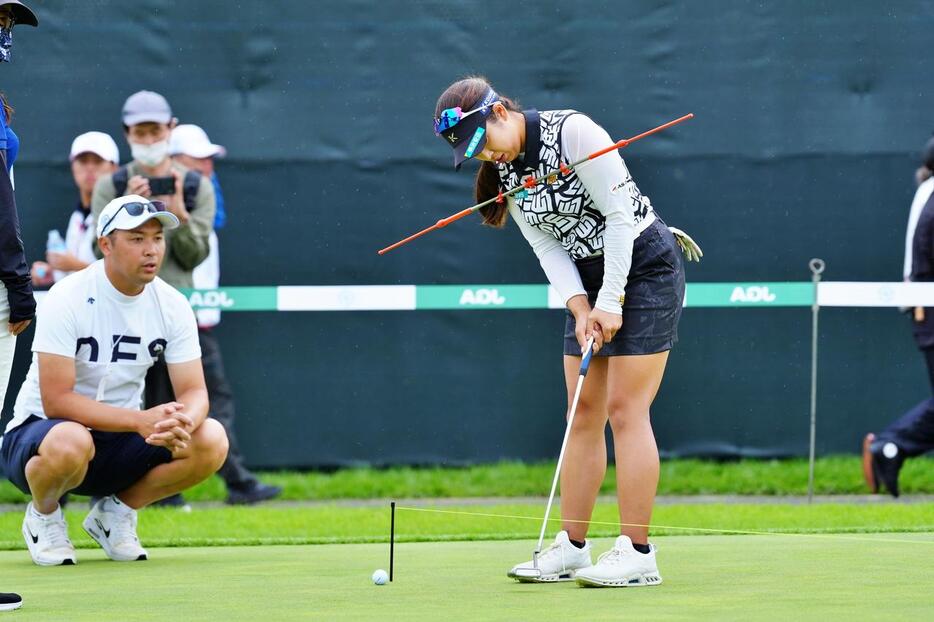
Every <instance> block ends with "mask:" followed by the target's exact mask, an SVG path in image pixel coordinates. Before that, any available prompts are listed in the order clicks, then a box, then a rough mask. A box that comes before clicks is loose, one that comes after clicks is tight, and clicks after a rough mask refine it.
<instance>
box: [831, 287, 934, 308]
mask: <svg viewBox="0 0 934 622" xmlns="http://www.w3.org/2000/svg"><path fill="white" fill-rule="evenodd" d="M817 304H818V305H819V306H821V307H934V283H898V282H895V283H876V282H861V281H832V282H826V283H821V284H820V285H819V286H818V288H817Z"/></svg>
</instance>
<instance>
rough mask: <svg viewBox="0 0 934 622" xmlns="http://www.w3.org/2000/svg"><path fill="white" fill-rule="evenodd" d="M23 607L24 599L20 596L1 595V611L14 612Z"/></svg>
mask: <svg viewBox="0 0 934 622" xmlns="http://www.w3.org/2000/svg"><path fill="white" fill-rule="evenodd" d="M22 606H23V599H22V597H21V596H20V595H19V594H3V593H0V611H13V610H14V609H19V608H20V607H22Z"/></svg>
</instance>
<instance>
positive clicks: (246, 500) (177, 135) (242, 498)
mask: <svg viewBox="0 0 934 622" xmlns="http://www.w3.org/2000/svg"><path fill="white" fill-rule="evenodd" d="M169 152H170V153H171V154H172V157H173V158H174V159H175V161H176V162H178V163H179V164H181V165H183V166H185V167H186V168H189V169H191V170H194V171H199V172H200V173H201V174H202V175H203V176H204V177H206V178H208V179H210V180H211V183H212V184H214V198H215V203H216V205H217V211H216V213H215V216H214V231H212V232H211V236H210V248H211V251H210V254H209V255H208V258H207V259H205V260H204V261H203V262H201V264H200V265H199V266H198V267H197V268H195V270H194V275H193V276H194V283H195V288H196V289H217V287H218V286H219V285H220V255H219V251H218V240H217V231H218V230H219V229H221V228H223V226H224V224H225V223H226V221H227V214H226V212H225V210H224V195H223V193H222V192H221V186H220V182H218V180H217V173H216V172H215V171H214V158H222V157H224V156H225V155H227V150H226V149H224V147H222V146H220V145H215V144H214V143H212V142H211V141H210V139H209V138H208V135H207V134H206V133H205V131H204V130H203V129H201V128H200V127H198V126H197V125H179V126H178V127H176V128H175V129H174V130H172V138H171V140H170V141H169ZM197 317H198V339H199V341H200V343H201V362H202V364H203V365H204V379H205V382H206V383H207V387H208V396H209V397H210V416H211V417H213V418H215V419H217V420H218V421H219V422H220V423H221V424H222V425H223V426H224V428H225V429H226V430H227V438H228V440H229V441H230V451H229V452H228V453H227V461H226V462H224V466H223V467H221V469H220V471H218V475H220V476H221V477H222V478H223V479H224V483H225V484H226V485H227V503H230V504H253V503H259V502H260V501H265V500H267V499H272V498H274V497H277V496H278V495H279V494H280V493H281V492H282V489H281V488H280V487H278V486H270V485H268V484H263V483H261V482H260V481H259V480H258V479H257V478H256V476H255V475H253V474H252V473H250V471H249V470H248V469H247V468H246V467H245V466H244V465H243V455H242V454H241V453H240V449H239V445H238V443H237V439H236V435H235V434H234V417H235V412H236V409H235V405H234V398H233V391H232V390H231V387H230V383H229V382H227V376H226V374H225V373H224V360H223V358H222V356H221V349H220V344H219V343H218V340H217V335H215V334H214V332H213V328H214V327H215V326H217V325H218V324H219V323H220V320H221V312H220V310H219V309H204V310H201V311H198V312H197Z"/></svg>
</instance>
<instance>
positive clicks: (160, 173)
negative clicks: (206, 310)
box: [91, 91, 217, 509]
mask: <svg viewBox="0 0 934 622" xmlns="http://www.w3.org/2000/svg"><path fill="white" fill-rule="evenodd" d="M176 125H178V120H177V119H176V118H175V117H173V116H172V109H171V107H170V106H169V102H168V101H166V99H165V97H163V96H162V95H160V94H159V93H154V92H152V91H139V92H137V93H134V94H133V95H130V97H128V98H127V100H126V102H125V103H124V104H123V131H124V133H125V135H126V140H127V143H128V144H129V146H130V154H131V155H132V158H133V159H132V161H131V162H130V163H129V164H127V165H125V166H121V167H120V168H118V169H117V170H116V171H115V172H114V173H113V175H104V176H102V177H101V178H100V179H98V180H97V183H96V184H95V186H94V193H93V195H92V197H91V211H92V213H93V214H94V217H95V222H96V221H97V219H98V218H99V217H100V213H101V210H103V209H104V207H105V206H106V205H107V204H108V203H109V202H110V201H111V200H113V199H114V198H116V197H120V196H126V195H129V194H137V195H140V196H143V197H146V198H148V199H155V200H158V201H161V202H162V203H165V205H166V208H167V209H168V210H169V211H170V212H171V213H172V214H174V215H175V217H176V218H178V220H179V227H178V228H177V229H173V230H171V231H166V236H165V260H164V261H163V264H162V269H161V271H160V272H159V276H160V278H162V280H164V281H166V282H167V283H168V284H169V285H172V286H173V287H175V288H177V289H183V288H191V287H194V279H193V275H192V272H193V270H194V269H195V267H196V266H198V264H200V263H201V262H203V261H204V260H205V259H206V258H207V256H208V254H209V252H210V244H209V238H210V235H211V232H212V231H213V230H214V216H215V212H216V209H217V208H216V202H215V196H214V186H213V184H212V183H211V180H210V178H208V177H205V176H203V175H201V173H199V172H198V171H195V170H191V169H189V168H187V167H185V166H184V165H183V164H181V163H180V162H177V161H174V160H173V159H172V158H171V157H170V155H169V138H170V136H171V134H172V130H173V129H174V128H175V126H176ZM169 178H171V179H169ZM167 182H168V183H167ZM167 185H168V186H169V188H168V189H167V190H168V192H167V191H166V188H164V186H167ZM95 252H96V253H97V254H98V256H100V251H99V249H98V250H96V251H95ZM174 399H175V396H174V394H173V391H172V383H171V381H170V379H169V373H168V368H167V367H166V364H165V361H164V360H162V359H161V358H160V360H159V361H158V362H157V363H156V364H155V365H153V366H152V367H151V368H150V369H149V372H148V373H147V374H146V390H145V394H144V404H145V407H146V408H149V407H150V405H152V406H154V405H157V404H164V403H166V402H171V401H173V400H174ZM162 505H170V506H178V507H181V508H183V509H190V508H189V506H187V505H186V504H185V502H184V500H183V499H182V498H181V496H173V497H170V498H168V499H167V500H164V501H163V502H162Z"/></svg>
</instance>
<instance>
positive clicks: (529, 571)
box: [512, 549, 542, 581]
mask: <svg viewBox="0 0 934 622" xmlns="http://www.w3.org/2000/svg"><path fill="white" fill-rule="evenodd" d="M539 553H540V551H539V550H538V549H536V550H535V551H533V552H532V567H531V568H516V569H515V571H514V573H515V574H513V575H512V576H513V578H514V579H518V580H519V581H523V580H528V579H541V578H542V571H541V570H540V569H539V567H538V554H539Z"/></svg>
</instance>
